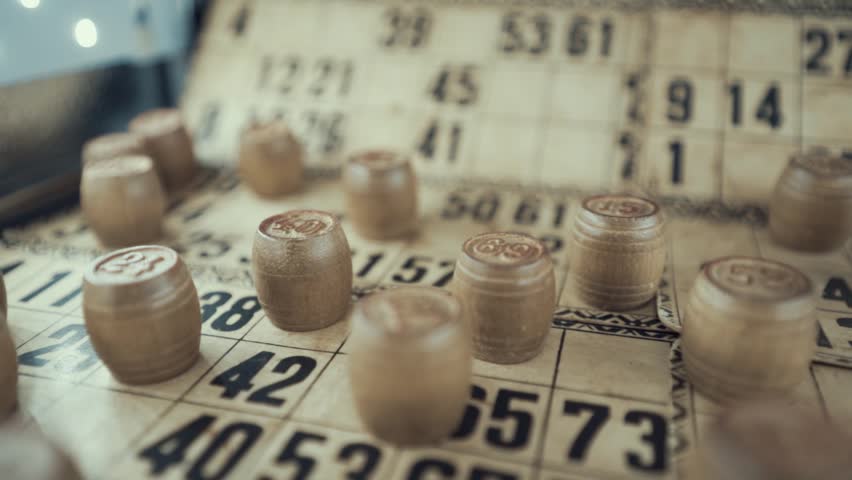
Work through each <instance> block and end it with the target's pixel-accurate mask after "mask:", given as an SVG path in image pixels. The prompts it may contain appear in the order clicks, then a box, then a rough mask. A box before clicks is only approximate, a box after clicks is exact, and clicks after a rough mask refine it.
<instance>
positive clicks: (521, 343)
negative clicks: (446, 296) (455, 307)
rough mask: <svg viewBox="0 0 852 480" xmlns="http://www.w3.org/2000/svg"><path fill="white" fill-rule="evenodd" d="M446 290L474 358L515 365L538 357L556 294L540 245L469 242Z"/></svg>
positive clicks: (485, 239)
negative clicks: (459, 311)
mask: <svg viewBox="0 0 852 480" xmlns="http://www.w3.org/2000/svg"><path fill="white" fill-rule="evenodd" d="M450 290H451V291H452V292H453V293H454V294H455V296H456V297H457V298H458V299H459V300H460V301H461V303H462V306H463V308H464V316H465V319H466V321H467V322H469V324H470V327H471V332H472V335H473V353H474V356H475V357H476V358H478V359H480V360H486V361H489V362H494V363H519V362H523V361H525V360H529V359H530V358H532V357H534V356H535V355H537V354H538V353H539V352H540V351H541V347H542V345H543V343H544V338H545V337H546V336H547V332H548V331H549V330H550V325H551V321H552V318H553V310H554V308H555V306H556V289H555V279H554V273H553V262H552V261H551V259H550V255H549V254H548V253H547V249H546V248H545V247H544V245H543V244H542V243H541V242H540V241H538V240H537V239H535V238H533V237H531V236H529V235H525V234H522V233H507V232H494V233H485V234H482V235H477V236H475V237H472V238H470V239H468V240H467V241H466V242H465V243H464V245H463V247H462V252H461V254H460V255H459V258H458V260H457V261H456V267H455V273H454V274H453V279H452V281H451V283H450Z"/></svg>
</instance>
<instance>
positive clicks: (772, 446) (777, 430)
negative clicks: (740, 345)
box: [688, 398, 852, 480]
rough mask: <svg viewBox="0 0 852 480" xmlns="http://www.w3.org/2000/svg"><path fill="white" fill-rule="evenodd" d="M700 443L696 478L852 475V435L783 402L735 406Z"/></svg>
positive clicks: (791, 479)
mask: <svg viewBox="0 0 852 480" xmlns="http://www.w3.org/2000/svg"><path fill="white" fill-rule="evenodd" d="M699 445H700V449H699V450H698V451H697V452H695V454H696V455H695V458H694V459H693V462H692V465H690V467H691V468H690V471H689V474H690V476H689V477H688V478H690V479H692V478H694V479H697V480H714V479H719V478H724V479H730V480H795V479H811V478H813V479H817V478H818V479H824V480H845V479H848V478H849V477H850V473H852V446H850V445H852V434H850V432H848V431H845V430H843V429H841V428H840V427H839V426H838V425H836V424H833V423H831V422H830V421H829V420H827V419H826V417H825V416H824V415H822V413H821V412H818V411H812V410H807V409H804V408H802V407H794V406H791V405H790V402H789V401H785V399H782V398H762V399H760V400H757V401H751V402H746V403H742V404H738V405H735V406H732V408H730V409H728V410H727V411H725V412H723V413H722V415H721V416H720V417H719V418H718V419H717V421H715V422H713V423H712V424H711V425H710V426H709V427H708V431H707V434H706V435H705V436H704V438H703V439H702V441H701V442H700V444H699Z"/></svg>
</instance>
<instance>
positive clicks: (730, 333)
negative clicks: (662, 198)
mask: <svg viewBox="0 0 852 480" xmlns="http://www.w3.org/2000/svg"><path fill="white" fill-rule="evenodd" d="M814 302H815V298H814V293H813V287H812V285H811V282H810V280H809V279H808V278H807V277H806V276H805V275H804V274H802V273H801V272H799V271H798V270H796V269H794V268H793V267H790V266H788V265H785V264H783V263H779V262H775V261H772V260H765V259H760V258H754V257H725V258H721V259H717V260H713V261H711V262H709V263H708V264H707V265H706V266H705V267H704V268H703V269H702V271H701V273H700V274H699V276H698V278H697V279H696V280H695V283H694V285H693V287H692V290H691V292H690V296H689V301H688V304H687V306H686V314H685V316H684V325H683V331H682V334H681V335H682V336H681V341H682V347H683V357H684V363H685V366H686V371H687V375H688V376H689V379H690V382H691V383H692V384H693V385H695V387H696V388H698V389H699V390H701V392H702V393H704V394H706V395H707V396H708V397H710V398H713V399H715V400H717V401H719V402H723V403H725V402H730V401H732V400H736V399H738V398H748V397H754V396H759V395H767V394H781V393H783V392H786V391H789V390H790V389H792V388H793V387H795V386H796V385H798V384H799V383H800V382H801V381H802V380H803V379H804V377H805V376H806V375H807V373H808V366H809V365H810V362H811V357H812V356H813V352H814V348H815V342H814V338H815V336H816V310H815V308H816V307H815V303H814Z"/></svg>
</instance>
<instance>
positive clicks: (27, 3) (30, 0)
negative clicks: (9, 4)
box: [18, 0, 41, 8]
mask: <svg viewBox="0 0 852 480" xmlns="http://www.w3.org/2000/svg"><path fill="white" fill-rule="evenodd" d="M18 2H20V4H21V5H22V6H23V7H24V8H38V6H39V5H41V0H18Z"/></svg>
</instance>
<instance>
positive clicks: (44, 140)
mask: <svg viewBox="0 0 852 480" xmlns="http://www.w3.org/2000/svg"><path fill="white" fill-rule="evenodd" d="M207 6H208V2H207V1H206V0H170V1H161V0H110V1H97V0H61V1H60V0H7V1H6V2H3V4H0V226H7V225H9V224H12V223H18V222H21V221H25V220H27V219H28V218H31V217H32V216H34V215H38V214H40V213H43V212H45V211H47V210H50V209H54V208H57V207H60V206H62V205H66V204H73V203H74V202H76V201H77V198H76V195H77V187H78V183H79V176H80V165H81V162H80V150H81V147H82V145H83V143H84V142H85V141H86V140H87V139H89V138H91V137H93V136H95V135H98V134H101V133H107V132H113V131H121V130H124V129H126V128H127V123H128V121H129V120H130V118H131V117H133V116H134V115H135V114H137V113H138V112H140V111H143V110H146V109H149V108H153V107H157V106H168V105H174V104H175V103H176V102H177V100H178V98H179V95H180V92H181V90H182V87H183V79H184V76H185V73H186V70H187V67H188V60H189V57H190V55H191V51H192V48H193V46H194V44H195V40H196V38H197V35H198V32H199V30H200V28H201V25H202V23H203V21H204V20H203V19H204V16H205V13H206V10H207Z"/></svg>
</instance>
